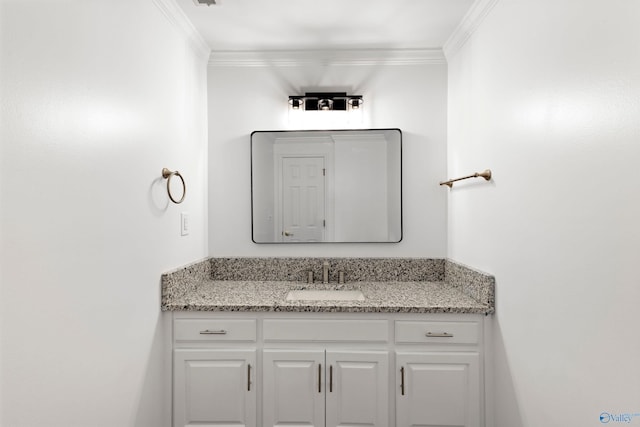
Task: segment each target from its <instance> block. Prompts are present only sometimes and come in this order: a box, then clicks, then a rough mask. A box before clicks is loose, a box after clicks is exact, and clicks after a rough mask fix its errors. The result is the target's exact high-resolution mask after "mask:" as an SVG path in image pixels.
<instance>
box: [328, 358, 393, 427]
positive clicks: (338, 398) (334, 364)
mask: <svg viewBox="0 0 640 427" xmlns="http://www.w3.org/2000/svg"><path fill="white" fill-rule="evenodd" d="M388 359H389V355H388V353H387V352H386V351H349V352H345V351H330V350H327V376H328V379H327V389H326V395H327V398H326V402H327V411H326V417H327V427H338V426H342V427H346V426H356V425H357V426H362V427H366V426H371V427H386V426H387V425H388V424H389V391H388V390H389V367H388Z"/></svg>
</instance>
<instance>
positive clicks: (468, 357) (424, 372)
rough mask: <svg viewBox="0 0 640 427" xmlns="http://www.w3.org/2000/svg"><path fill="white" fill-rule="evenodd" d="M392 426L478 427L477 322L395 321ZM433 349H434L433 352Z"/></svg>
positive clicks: (480, 422)
mask: <svg viewBox="0 0 640 427" xmlns="http://www.w3.org/2000/svg"><path fill="white" fill-rule="evenodd" d="M395 332H396V333H395V336H396V339H395V342H396V346H397V347H402V348H406V349H407V350H397V351H396V372H397V373H398V376H397V377H396V378H397V380H396V385H397V386H396V390H398V392H397V393H396V427H418V426H458V427H481V426H483V425H484V423H483V411H482V410H481V403H482V401H483V399H482V397H483V396H482V390H481V382H482V381H481V369H480V357H481V354H480V351H479V348H478V347H477V346H478V345H479V339H480V324H479V322H476V321H466V322H465V321H458V322H440V321H433V322H429V321H397V322H396V324H395ZM436 349H437V351H436Z"/></svg>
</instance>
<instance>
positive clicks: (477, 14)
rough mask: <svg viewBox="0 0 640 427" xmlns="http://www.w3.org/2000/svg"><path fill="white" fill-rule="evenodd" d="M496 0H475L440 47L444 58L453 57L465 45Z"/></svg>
mask: <svg viewBox="0 0 640 427" xmlns="http://www.w3.org/2000/svg"><path fill="white" fill-rule="evenodd" d="M498 1H499V0H476V1H475V2H474V3H473V4H472V5H471V7H470V8H469V10H468V11H467V13H466V15H465V16H464V17H463V18H462V21H460V24H458V26H457V27H456V29H455V30H454V31H453V33H452V34H451V36H449V38H448V39H447V41H446V42H445V44H444V46H443V47H442V50H443V51H444V55H445V57H446V58H451V57H453V56H454V55H455V54H456V53H458V51H459V50H460V49H462V46H464V45H465V43H466V42H467V40H469V37H471V35H472V34H473V33H474V32H475V31H476V30H477V29H478V27H479V26H480V24H481V23H482V21H484V19H485V18H486V17H487V15H488V14H489V12H491V9H493V7H494V6H495V5H496V3H498Z"/></svg>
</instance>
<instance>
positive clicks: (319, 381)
mask: <svg viewBox="0 0 640 427" xmlns="http://www.w3.org/2000/svg"><path fill="white" fill-rule="evenodd" d="M318 393H322V364H321V363H318Z"/></svg>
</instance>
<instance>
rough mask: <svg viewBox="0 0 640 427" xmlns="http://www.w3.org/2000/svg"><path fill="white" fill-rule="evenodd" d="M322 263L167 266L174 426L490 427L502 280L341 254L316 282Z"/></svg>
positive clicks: (446, 266) (441, 263) (434, 263)
mask: <svg viewBox="0 0 640 427" xmlns="http://www.w3.org/2000/svg"><path fill="white" fill-rule="evenodd" d="M323 261H325V260H323V259H302V258H301V259H295V258H288V259H277V258H276V259H249V258H247V259H241V258H238V259H208V260H204V261H202V262H200V263H195V264H192V265H190V266H186V267H183V268H182V269H178V270H175V271H173V272H170V273H167V274H165V275H163V278H162V279H163V310H165V311H170V312H171V317H172V319H171V322H172V325H173V328H172V337H171V342H172V357H173V425H174V426H176V427H177V426H181V427H182V426H193V425H224V426H227V425H229V426H230V425H239V426H264V427H271V426H277V425H309V426H352V425H359V426H360V425H361V426H376V427H377V426H380V427H383V426H396V427H404V426H419V425H433V426H445V425H447V426H449V425H450V426H465V427H466V426H469V427H471V426H474V427H482V426H484V425H485V422H484V419H485V409H484V407H485V405H484V396H485V392H484V371H485V364H486V352H485V346H486V340H487V336H486V331H485V327H486V324H485V323H486V315H487V314H491V313H492V312H493V309H494V308H493V283H494V281H493V277H492V276H490V275H486V274H484V273H481V272H477V271H475V270H472V269H468V268H467V267H464V266H461V265H459V264H455V263H452V262H450V261H448V260H426V259H409V260H394V259H366V260H365V259H329V260H328V261H329V265H330V271H329V274H328V277H327V276H325V278H326V279H327V280H325V281H326V282H328V283H322V282H323V280H322V279H321V280H320V283H317V282H318V280H317V279H316V280H315V281H314V283H307V282H308V278H309V276H310V274H311V275H313V277H315V278H322V276H323V273H324V271H322V264H323ZM310 272H311V273H310ZM341 272H342V274H340V273H341ZM340 277H346V280H345V283H339V279H340ZM257 279H262V280H257ZM306 290H311V291H313V292H312V293H310V294H309V293H305V292H302V293H300V292H299V291H306ZM292 291H294V293H293V295H294V297H292V296H291V295H292V293H291V292H292ZM354 291H359V292H361V295H363V296H364V299H362V298H361V297H360V296H359V294H358V292H354ZM342 292H345V294H342ZM295 295H298V296H301V297H300V298H304V299H300V298H296V297H295ZM312 297H313V298H315V299H307V298H312Z"/></svg>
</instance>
